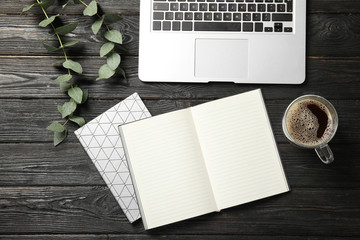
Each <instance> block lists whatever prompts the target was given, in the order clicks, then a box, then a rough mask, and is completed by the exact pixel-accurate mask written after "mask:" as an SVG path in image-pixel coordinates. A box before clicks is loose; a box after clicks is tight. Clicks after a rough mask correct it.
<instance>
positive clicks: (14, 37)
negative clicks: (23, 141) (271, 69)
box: [0, 13, 360, 57]
mask: <svg viewBox="0 0 360 240" xmlns="http://www.w3.org/2000/svg"><path fill="white" fill-rule="evenodd" d="M61 19H62V20H63V21H65V22H64V23H69V22H77V23H79V25H78V27H77V29H76V30H75V31H74V32H73V33H72V34H69V35H68V36H66V37H64V40H65V41H73V40H79V41H80V44H78V45H76V46H75V47H72V48H71V50H70V54H71V55H75V56H84V55H86V56H98V55H99V49H100V47H101V46H102V44H104V41H103V39H102V37H101V36H100V34H98V35H96V36H94V35H93V34H92V32H91V24H92V23H93V20H92V19H91V18H88V17H82V16H78V15H74V16H64V17H61ZM41 20H42V17H40V16H34V15H25V16H3V17H1V18H0V26H1V25H6V28H4V29H3V30H2V34H1V35H0V55H4V56H33V55H36V56H53V55H57V56H61V55H62V53H61V52H59V53H48V52H47V51H46V49H45V48H44V47H43V46H42V44H41V41H42V40H43V39H44V38H45V37H46V36H48V35H49V31H50V29H49V28H44V29H43V28H41V27H39V26H38V23H39V22H40V21H41ZM112 27H113V28H114V29H117V30H120V31H121V32H122V34H123V36H124V47H125V48H126V49H127V50H128V53H126V54H127V55H131V56H136V55H138V46H139V17H138V15H135V16H132V15H130V16H124V20H123V21H121V22H119V23H116V24H113V25H112ZM359 32H360V14H333V13H330V14H329V13H326V14H325V13H324V14H310V15H308V17H307V55H308V56H321V57H324V56H326V57H359V56H360V37H359V34H358V33H359ZM48 44H52V45H54V46H58V45H59V44H58V43H57V42H56V41H49V42H48Z"/></svg>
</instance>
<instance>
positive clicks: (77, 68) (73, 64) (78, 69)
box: [63, 59, 83, 74]
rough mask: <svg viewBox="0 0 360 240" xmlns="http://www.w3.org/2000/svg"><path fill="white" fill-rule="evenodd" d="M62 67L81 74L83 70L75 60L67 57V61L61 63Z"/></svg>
mask: <svg viewBox="0 0 360 240" xmlns="http://www.w3.org/2000/svg"><path fill="white" fill-rule="evenodd" d="M63 67H64V68H66V69H71V70H73V71H74V72H76V73H79V74H81V73H82V72H83V69H82V67H81V65H80V63H78V62H75V61H73V60H70V59H68V60H67V61H65V62H64V63H63Z"/></svg>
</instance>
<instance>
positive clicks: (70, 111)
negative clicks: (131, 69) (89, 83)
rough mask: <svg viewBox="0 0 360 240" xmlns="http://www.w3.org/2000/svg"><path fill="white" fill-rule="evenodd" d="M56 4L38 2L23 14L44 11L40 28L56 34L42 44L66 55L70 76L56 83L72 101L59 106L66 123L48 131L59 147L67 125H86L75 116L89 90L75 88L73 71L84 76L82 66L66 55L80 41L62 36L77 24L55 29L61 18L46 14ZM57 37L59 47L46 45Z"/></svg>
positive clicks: (52, 126) (28, 7) (57, 80)
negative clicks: (66, 39) (45, 28)
mask: <svg viewBox="0 0 360 240" xmlns="http://www.w3.org/2000/svg"><path fill="white" fill-rule="evenodd" d="M53 3H54V0H36V2H35V3H33V4H32V5H30V6H27V7H25V8H24V9H23V11H22V13H21V14H23V13H25V12H27V11H29V10H30V9H31V8H32V7H33V6H38V7H40V9H41V10H42V12H43V13H44V15H45V19H44V20H43V21H41V22H40V23H39V26H40V27H47V26H49V25H50V26H51V28H52V30H53V31H54V34H51V35H50V36H48V37H46V38H45V39H44V40H43V41H42V44H43V45H44V47H45V48H46V49H47V50H48V51H49V52H54V51H58V50H62V52H63V54H64V58H65V59H64V60H62V61H61V62H62V66H63V67H64V68H65V69H66V70H67V72H68V74H66V75H62V76H59V77H58V78H56V80H55V82H58V83H59V84H60V89H61V90H62V91H63V92H66V93H67V94H68V96H69V97H70V101H68V102H65V103H64V104H63V105H62V106H60V105H59V106H57V109H58V111H59V112H60V114H61V116H62V118H64V119H66V121H65V122H64V123H63V124H60V123H59V122H53V123H51V124H50V125H49V126H48V127H47V129H48V130H50V131H52V132H54V145H55V146H57V145H58V144H60V143H61V142H63V141H64V140H65V138H66V137H67V135H68V130H67V129H66V127H65V126H66V125H67V124H68V123H69V122H70V121H71V122H74V123H76V124H78V125H79V126H83V125H84V124H85V119H84V118H82V117H77V116H75V115H74V113H75V111H76V109H77V107H78V105H80V104H83V103H85V102H86V101H87V98H88V90H82V89H81V88H79V87H78V86H75V85H74V83H73V80H72V77H73V75H72V71H73V72H74V73H78V74H82V72H83V69H82V67H81V65H80V63H78V62H75V61H73V60H71V59H69V57H68V56H67V54H66V51H65V48H67V47H71V46H73V45H75V44H77V43H78V42H79V41H71V42H68V43H63V41H62V39H61V37H60V36H62V35H66V34H68V33H70V32H72V31H73V30H75V28H76V27H77V23H70V24H67V25H64V26H60V27H57V28H56V27H55V26H54V24H53V22H54V21H55V19H56V18H57V17H59V14H57V15H54V16H51V17H49V15H48V13H47V12H46V9H47V8H48V7H49V6H51V5H52V4H53ZM55 36H56V39H57V40H58V42H59V45H60V46H59V47H54V46H52V45H48V44H46V43H45V41H47V40H49V39H50V38H53V37H55Z"/></svg>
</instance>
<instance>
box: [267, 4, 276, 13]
mask: <svg viewBox="0 0 360 240" xmlns="http://www.w3.org/2000/svg"><path fill="white" fill-rule="evenodd" d="M267 11H268V12H275V4H268V5H267Z"/></svg>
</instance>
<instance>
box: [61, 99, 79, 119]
mask: <svg viewBox="0 0 360 240" xmlns="http://www.w3.org/2000/svg"><path fill="white" fill-rule="evenodd" d="M61 108H62V110H61V116H62V118H65V117H67V116H69V115H70V114H72V113H73V112H75V110H76V103H75V102H73V101H70V102H66V103H64V104H63V105H62V107H61Z"/></svg>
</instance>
